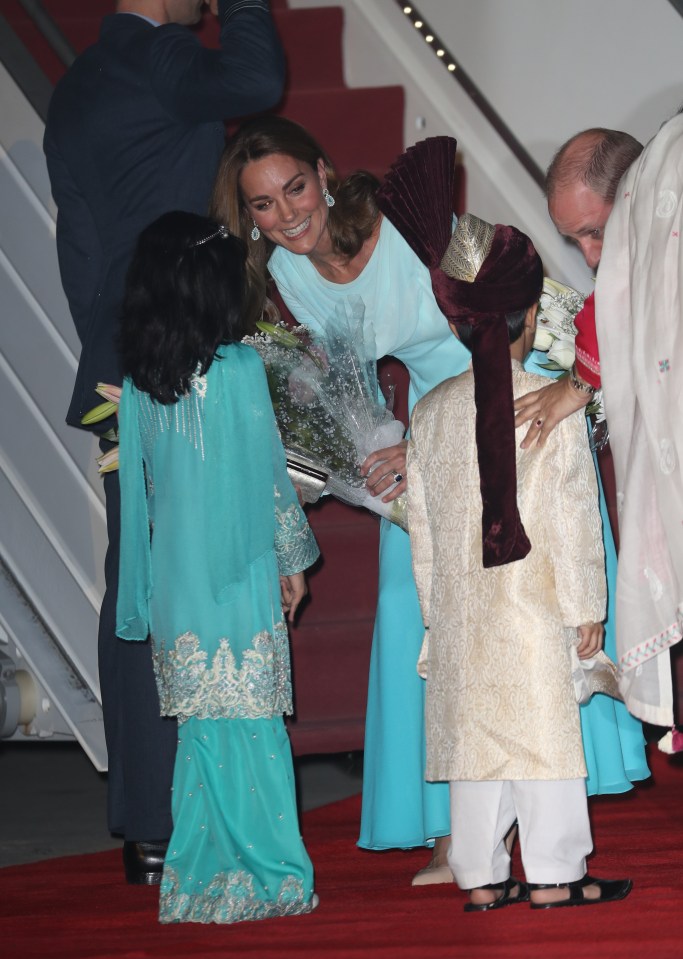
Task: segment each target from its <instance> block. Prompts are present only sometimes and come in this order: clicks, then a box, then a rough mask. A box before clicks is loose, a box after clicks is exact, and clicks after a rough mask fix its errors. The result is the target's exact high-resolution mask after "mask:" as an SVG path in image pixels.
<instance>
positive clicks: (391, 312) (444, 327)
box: [213, 117, 649, 861]
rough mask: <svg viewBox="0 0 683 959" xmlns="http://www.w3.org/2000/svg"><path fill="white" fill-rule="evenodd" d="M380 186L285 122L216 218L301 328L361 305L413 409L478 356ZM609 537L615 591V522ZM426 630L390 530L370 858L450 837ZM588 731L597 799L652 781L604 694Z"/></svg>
mask: <svg viewBox="0 0 683 959" xmlns="http://www.w3.org/2000/svg"><path fill="white" fill-rule="evenodd" d="M376 187H377V183H376V181H374V179H373V178H371V177H370V176H369V175H368V174H354V175H353V176H351V177H349V178H348V179H347V180H346V181H345V182H344V183H343V184H339V183H338V180H337V177H336V175H335V173H334V170H333V167H332V165H331V163H330V161H329V158H328V157H327V155H326V154H325V152H324V151H323V150H322V148H321V147H320V146H319V145H318V144H317V143H316V142H315V140H314V139H313V138H312V137H311V136H310V134H308V133H307V132H306V131H305V130H303V129H302V128H301V127H300V126H298V125H297V124H294V123H292V122H291V121H288V120H286V119H284V118H281V117H266V118H262V119H259V120H256V121H253V122H251V123H250V124H247V125H245V126H244V127H243V128H242V129H241V130H240V131H239V132H238V134H237V135H236V136H235V137H234V138H233V140H232V141H231V142H230V143H229V144H228V146H227V147H226V151H225V153H224V155H223V159H222V162H221V167H220V170H219V174H218V178H217V182H216V187H215V190H214V199H213V213H214V215H215V216H216V217H217V218H218V219H221V220H222V221H223V222H225V223H227V224H228V225H229V226H230V228H231V229H232V230H234V231H235V232H241V235H242V236H243V237H244V238H245V241H246V242H247V243H248V245H249V260H248V270H249V271H250V278H252V280H253V292H254V302H255V303H256V305H257V306H258V307H260V308H262V306H263V302H264V296H265V283H266V267H267V270H268V271H269V273H270V275H271V276H272V278H273V279H274V280H275V283H276V285H277V288H278V291H279V292H280V294H281V296H282V298H283V300H284V302H285V303H286V305H287V307H288V308H289V309H290V311H291V312H292V314H293V315H294V317H295V318H296V319H297V320H298V321H299V322H300V323H303V324H306V325H308V326H310V327H311V328H312V329H315V330H321V331H323V332H324V329H325V326H326V324H329V323H332V322H334V315H335V314H334V310H335V306H336V305H337V304H339V303H340V301H344V300H345V299H346V298H347V297H348V296H349V295H352V294H353V295H358V296H360V297H361V298H362V300H363V303H364V305H365V318H366V321H368V322H371V323H372V325H373V328H374V335H375V341H376V358H377V359H379V358H381V357H383V356H394V357H396V358H397V359H399V360H401V361H402V362H403V363H404V364H405V366H406V367H407V369H408V372H409V374H410V389H409V407H410V409H412V407H413V405H414V403H415V402H416V401H417V400H418V399H420V398H421V397H422V396H424V394H425V393H427V392H428V391H429V390H430V389H432V388H433V387H434V386H436V385H437V384H438V383H440V382H441V381H442V380H443V379H445V378H446V377H449V376H456V375H457V374H458V373H460V372H462V371H463V370H464V369H465V368H466V367H467V366H468V364H469V361H470V358H469V353H468V351H467V350H466V349H465V347H463V346H462V344H460V343H459V342H458V341H457V340H456V339H455V337H453V336H452V335H451V334H450V331H449V328H448V324H447V322H446V320H445V317H444V316H443V314H442V313H441V312H440V310H439V308H438V306H437V304H436V300H435V298H434V294H433V292H432V285H431V279H430V274H429V271H428V269H427V268H426V267H425V266H424V265H423V264H422V263H421V262H420V260H419V259H418V257H417V256H416V255H415V254H414V253H413V251H412V250H411V248H410V247H409V246H408V244H407V243H406V241H405V240H404V239H403V237H402V236H401V234H400V233H399V232H398V230H397V229H396V228H395V227H394V226H393V225H392V223H390V222H389V220H388V219H387V218H386V217H382V215H381V214H380V212H379V210H378V208H377V204H376V202H375V200H374V195H375V191H376ZM259 293H260V299H259V295H258V294H259ZM380 462H381V464H382V465H381V469H378V470H376V472H375V473H374V474H373V476H372V477H370V479H369V483H368V485H369V486H373V485H374V491H375V492H376V493H377V494H378V495H380V494H382V495H386V494H387V491H388V490H391V492H390V493H389V495H390V496H393V495H398V494H400V493H401V492H402V491H403V490H404V489H405V485H404V481H403V480H402V479H401V477H402V475H403V474H404V472H405V469H404V466H405V446H404V444H401V445H399V446H396V447H391V448H389V449H387V450H382V451H378V453H376V454H373V456H371V457H370V458H369V460H368V461H367V462H366V467H367V466H368V465H370V464H372V465H373V466H374V465H376V464H378V463H380ZM375 477H378V479H375ZM397 478H398V480H399V481H398V482H396V479H397ZM605 530H606V540H607V542H606V546H607V550H608V553H609V554H610V559H609V561H608V562H609V564H610V565H609V567H608V571H609V573H610V576H611V577H612V578H611V580H610V581H611V582H612V583H613V582H614V548H613V544H612V542H611V536H610V534H609V525H608V524H606V525H605ZM423 632H424V630H423V624H422V618H421V615H420V609H419V604H418V599H417V593H416V590H415V584H414V580H413V575H412V566H411V555H410V540H409V537H408V536H407V535H406V534H405V533H404V532H403V531H402V530H401V529H399V528H398V527H396V526H392V525H391V524H390V523H388V522H386V521H384V520H383V521H382V525H381V532H380V573H379V598H378V607H377V617H376V621H375V629H374V634H373V642H372V654H371V663H370V678H369V688H368V710H367V719H366V732H365V764H364V775H363V804H362V817H361V831H360V839H359V845H360V846H362V847H364V848H367V849H389V848H396V847H398V848H409V847H413V846H420V845H431V844H432V842H433V841H434V840H435V839H436V838H438V837H441V836H447V834H448V832H449V807H448V787H447V784H445V783H427V782H425V780H424V768H425V743H424V728H423V727H424V723H423V703H424V685H423V683H422V681H421V680H420V679H419V677H418V676H417V672H416V663H417V657H418V653H419V649H420V644H421V642H422V636H423ZM608 632H609V630H608ZM610 635H611V633H610ZM611 642H612V644H613V635H612V638H611ZM582 728H583V735H584V747H585V752H586V760H587V764H588V769H589V779H588V790H589V792H590V793H602V792H620V791H624V790H627V789H629V788H630V787H631V783H632V782H633V781H635V780H637V779H642V778H645V777H646V776H648V775H649V772H648V769H647V765H646V763H645V754H644V740H643V736H642V730H641V726H640V723H638V722H637V721H635V720H634V719H632V717H630V716H629V715H628V713H626V711H625V710H624V709H623V707H622V706H620V705H619V704H617V705H615V704H614V702H613V701H612V700H608V699H606V697H602V696H598V697H593V700H592V701H591V703H590V704H588V705H587V706H585V707H582ZM444 861H445V859H444Z"/></svg>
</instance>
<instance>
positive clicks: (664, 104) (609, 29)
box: [370, 0, 683, 168]
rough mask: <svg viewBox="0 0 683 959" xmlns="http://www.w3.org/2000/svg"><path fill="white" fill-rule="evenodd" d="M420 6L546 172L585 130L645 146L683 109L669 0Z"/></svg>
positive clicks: (676, 31)
mask: <svg viewBox="0 0 683 959" xmlns="http://www.w3.org/2000/svg"><path fill="white" fill-rule="evenodd" d="M370 5H372V4H370ZM417 7H418V9H419V10H420V12H421V13H422V14H423V15H424V17H425V20H426V21H427V22H428V23H429V24H430V25H431V27H432V28H433V29H434V30H435V31H436V32H437V33H438V35H439V36H440V37H441V39H442V40H443V41H444V42H445V43H446V44H448V46H449V47H450V49H451V51H452V52H453V54H454V55H455V57H456V58H457V59H458V60H459V62H460V63H461V65H462V67H463V68H464V69H465V70H466V71H467V73H468V74H469V75H470V76H471V77H472V79H473V80H474V81H475V83H476V84H477V86H478V87H479V88H480V90H481V91H482V92H483V93H484V95H485V96H486V97H487V98H488V99H489V100H491V102H492V103H493V104H494V105H495V107H496V109H497V111H498V112H499V113H500V114H501V115H502V116H503V117H504V118H505V120H506V122H507V123H508V125H509V126H510V127H512V129H513V130H514V132H515V134H516V135H517V137H518V138H519V139H520V140H521V141H522V142H523V143H524V145H525V146H526V148H527V149H528V150H529V152H530V153H531V154H532V156H534V158H535V159H536V161H537V162H538V163H539V165H540V166H541V167H543V168H545V167H546V166H547V165H548V163H549V161H550V159H551V158H552V155H553V153H554V152H555V150H556V149H557V147H558V146H559V145H560V144H561V143H563V142H564V141H565V140H566V139H568V137H570V136H571V135H572V134H573V133H576V132H577V131H579V130H583V129H585V128H587V127H592V126H603V127H611V128H613V129H617V130H626V131H627V132H629V133H631V134H632V135H633V136H635V137H637V138H638V139H640V140H642V141H643V142H644V141H646V140H649V139H650V137H652V136H654V134H655V133H656V132H657V129H658V127H659V125H660V123H662V122H663V121H664V120H666V119H668V118H669V116H671V115H672V114H673V113H675V112H676V110H677V109H678V108H679V106H681V104H682V103H683V69H682V67H683V58H682V51H683V17H681V16H680V14H678V13H677V12H676V10H675V9H674V7H673V6H672V5H671V4H670V3H669V2H668V0H417Z"/></svg>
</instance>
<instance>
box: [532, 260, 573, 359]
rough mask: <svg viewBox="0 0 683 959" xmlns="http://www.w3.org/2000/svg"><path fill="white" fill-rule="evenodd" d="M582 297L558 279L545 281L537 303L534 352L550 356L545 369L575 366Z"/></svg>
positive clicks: (548, 278)
mask: <svg viewBox="0 0 683 959" xmlns="http://www.w3.org/2000/svg"><path fill="white" fill-rule="evenodd" d="M584 299H585V297H583V296H582V295H581V294H580V293H579V292H578V291H577V290H573V289H572V288H571V287H570V286H564V284H562V283H558V282H557V280H551V279H550V277H548V276H546V277H544V278H543V292H542V293H541V299H540V300H539V302H538V315H537V317H536V338H535V339H534V349H535V350H540V351H541V352H542V353H547V354H548V362H547V363H543V364H542V366H543V367H544V369H546V370H570V369H571V367H572V364H573V363H574V357H575V350H574V339H575V337H576V327H575V326H574V317H575V316H576V314H577V313H578V312H579V310H580V309H581V307H582V306H583V301H584Z"/></svg>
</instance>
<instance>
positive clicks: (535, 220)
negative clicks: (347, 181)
mask: <svg viewBox="0 0 683 959" xmlns="http://www.w3.org/2000/svg"><path fill="white" fill-rule="evenodd" d="M289 2H290V6H292V7H310V6H342V7H343V8H344V10H345V14H346V20H345V47H344V64H345V73H346V80H347V83H348V84H349V85H350V86H363V85H369V86H372V85H381V84H393V83H399V84H402V85H403V86H404V87H405V90H406V117H405V142H406V145H409V144H410V143H413V142H414V141H415V140H417V139H421V138H423V137H425V136H434V135H437V134H444V133H447V134H451V135H453V136H455V137H456V138H457V140H458V143H459V147H460V150H461V153H462V157H463V161H464V163H465V167H466V169H467V175H468V190H467V197H468V208H469V209H470V210H472V212H475V213H478V214H479V215H481V216H483V217H485V218H486V219H489V220H493V221H495V222H504V223H514V224H515V225H517V226H519V227H521V228H522V229H524V230H526V232H528V233H529V234H530V236H531V237H532V238H533V240H534V242H535V243H536V246H537V247H538V249H539V251H540V252H541V255H542V256H543V259H544V264H545V268H546V271H547V272H548V273H550V274H552V275H554V276H556V277H557V278H558V279H561V280H564V281H565V282H569V283H571V284H572V285H574V286H576V287H577V288H578V289H581V290H583V291H584V292H589V291H590V290H591V289H592V276H591V273H590V271H589V270H588V269H587V268H586V266H585V264H584V263H583V260H582V258H581V256H580V254H579V253H578V251H577V250H575V249H573V248H571V247H570V246H569V245H568V244H567V243H565V242H564V241H562V240H560V239H559V238H558V237H557V235H556V233H555V231H554V229H553V227H552V224H551V223H550V222H549V219H548V216H547V211H546V205H545V200H544V198H543V196H542V193H541V191H540V190H539V189H538V187H537V186H536V184H535V183H534V182H533V181H532V180H531V178H530V177H529V176H528V175H527V174H526V172H525V171H524V170H523V169H521V168H520V166H519V164H518V162H517V160H516V159H515V158H514V156H513V155H512V153H511V152H510V151H509V150H508V148H507V147H506V146H505V145H504V143H503V142H502V141H501V140H500V138H499V137H498V136H497V135H496V134H495V133H493V132H492V130H491V129H490V127H489V126H488V124H487V123H486V122H485V121H482V119H481V116H480V115H479V114H478V112H477V110H476V109H475V108H474V107H473V106H472V104H471V102H470V101H469V98H468V97H467V96H466V94H465V93H464V92H463V91H462V89H461V87H460V86H459V84H458V83H457V82H456V80H455V79H454V78H453V77H452V76H451V75H450V74H448V72H447V71H446V70H445V68H444V67H443V65H442V63H441V62H440V61H438V60H437V59H436V57H435V56H434V54H433V53H432V51H431V49H430V48H429V47H428V45H427V44H426V43H425V42H424V40H423V39H421V38H420V37H419V35H418V33H417V31H416V30H415V29H414V28H413V27H412V25H411V24H410V22H409V21H408V19H407V18H406V17H404V16H403V15H402V13H401V9H400V7H399V6H398V5H397V4H396V3H395V2H394V0H289ZM414 6H416V7H417V9H418V10H419V11H420V13H421V14H422V15H423V16H424V18H425V20H426V22H428V23H429V24H430V26H431V27H432V29H433V30H434V31H435V32H436V33H437V34H438V36H439V37H440V39H441V40H442V41H443V42H444V43H445V44H446V46H447V47H448V48H449V49H450V51H451V52H452V54H453V55H454V57H455V58H456V60H458V61H459V62H460V63H461V64H462V67H463V68H464V69H465V70H466V72H467V73H468V74H469V75H470V77H471V78H472V79H473V80H474V81H475V83H476V84H477V85H478V86H479V87H480V89H481V91H482V93H483V94H484V95H485V96H486V98H487V99H488V100H489V101H490V102H491V104H492V105H493V107H494V108H495V109H496V111H497V112H498V113H499V114H500V115H501V117H502V119H503V120H504V121H505V123H506V124H507V125H508V127H510V129H511V130H512V132H513V133H514V134H515V135H516V137H517V138H518V140H520V141H521V142H522V144H523V145H524V146H525V147H526V149H527V150H528V152H529V153H530V154H531V155H532V157H533V158H534V159H535V160H536V162H537V163H538V164H539V166H540V167H541V168H542V169H544V168H545V167H546V166H547V163H548V161H549V160H550V158H551V157H552V155H553V153H554V152H555V150H556V149H557V148H558V147H559V146H560V145H561V144H562V143H563V142H564V141H565V140H566V139H567V138H568V137H569V136H571V135H572V134H573V133H575V132H577V131H578V130H581V129H585V128H586V127H589V126H608V127H614V128H617V129H625V130H628V131H629V132H630V133H632V134H633V135H635V136H637V137H638V138H640V139H642V140H644V141H645V140H647V139H649V138H650V137H651V136H653V135H654V133H655V132H656V131H657V128H658V126H659V124H660V123H661V122H662V121H663V120H664V119H666V118H667V117H668V116H670V115H671V114H672V113H673V112H675V111H676V109H677V108H678V106H679V105H680V103H683V71H682V70H681V66H680V64H681V59H682V58H681V51H682V50H683V18H681V17H680V16H679V14H678V13H677V12H676V11H675V10H674V8H673V7H672V6H671V4H670V3H669V2H668V0H646V2H643V0H571V2H570V0H417V3H416V4H415V5H414ZM349 135H352V131H350V133H349Z"/></svg>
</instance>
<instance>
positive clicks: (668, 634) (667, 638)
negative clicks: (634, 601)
mask: <svg viewBox="0 0 683 959" xmlns="http://www.w3.org/2000/svg"><path fill="white" fill-rule="evenodd" d="M676 614H677V617H678V618H677V620H676V621H675V622H673V623H671V625H670V626H667V628H666V629H663V630H662V631H661V633H656V634H655V635H654V636H650V637H649V638H648V639H646V640H645V641H644V642H642V643H640V644H639V645H638V646H634V647H633V649H629V651H628V652H627V653H625V654H624V655H623V656H622V657H621V659H620V660H619V672H620V674H622V675H623V674H624V673H627V672H628V671H629V670H631V669H635V668H636V667H637V666H640V665H641V663H644V662H646V661H647V660H648V659H652V657H653V656H658V655H659V654H660V653H661V652H663V651H664V650H665V649H667V648H668V647H669V646H674V645H675V644H676V643H678V642H680V641H681V639H683V605H680V606H678V608H677V609H676Z"/></svg>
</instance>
